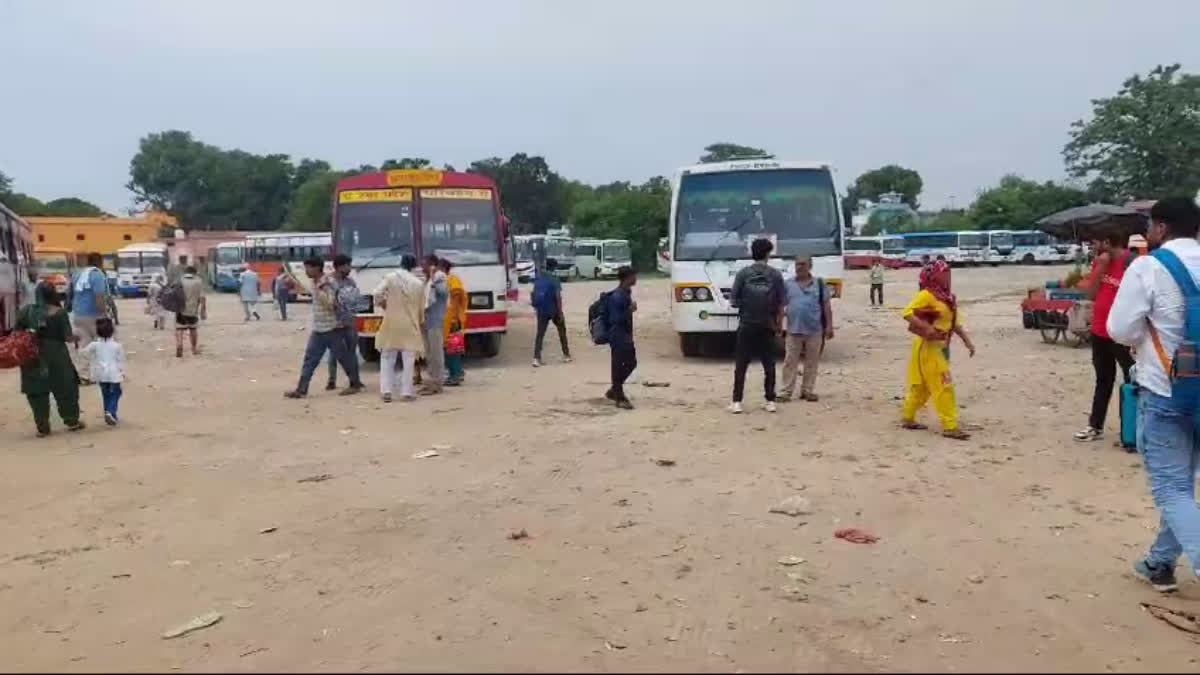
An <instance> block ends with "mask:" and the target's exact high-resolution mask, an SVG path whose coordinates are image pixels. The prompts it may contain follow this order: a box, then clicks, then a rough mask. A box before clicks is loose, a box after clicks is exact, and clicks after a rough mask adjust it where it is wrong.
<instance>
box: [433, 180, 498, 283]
mask: <svg viewBox="0 0 1200 675" xmlns="http://www.w3.org/2000/svg"><path fill="white" fill-rule="evenodd" d="M497 232H498V228H497V227H496V208H495V205H494V204H493V202H492V191H491V190H470V189H434V190H421V248H422V250H424V251H425V253H433V254H435V255H437V256H438V257H441V258H445V259H447V260H449V261H450V262H452V263H454V264H455V265H495V264H497V263H499V262H500V250H499V246H498V245H497V243H498V241H499V240H498V239H497V236H498V234H497Z"/></svg>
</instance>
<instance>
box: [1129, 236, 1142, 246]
mask: <svg viewBox="0 0 1200 675" xmlns="http://www.w3.org/2000/svg"><path fill="white" fill-rule="evenodd" d="M1129 248H1146V238H1145V237H1143V236H1142V235H1140V234H1131V235H1129Z"/></svg>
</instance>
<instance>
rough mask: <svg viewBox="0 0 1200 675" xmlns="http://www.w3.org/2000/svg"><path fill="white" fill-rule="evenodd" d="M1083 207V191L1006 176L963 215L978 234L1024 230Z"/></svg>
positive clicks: (1085, 196) (986, 191)
mask: <svg viewBox="0 0 1200 675" xmlns="http://www.w3.org/2000/svg"><path fill="white" fill-rule="evenodd" d="M1086 203H1088V197H1087V193H1085V192H1084V191H1083V190H1079V189H1076V188H1073V187H1069V186H1066V185H1060V184H1058V183H1055V182H1053V181H1046V182H1044V183H1038V182H1036V181H1031V180H1026V179H1024V178H1022V177H1020V176H1017V175H1015V174H1009V175H1007V176H1005V177H1003V178H1001V179H1000V184H999V185H997V186H995V187H992V188H989V189H987V190H984V191H983V192H980V193H979V196H978V197H976V198H975V201H974V202H973V203H972V204H971V207H970V209H968V212H967V214H968V217H969V218H970V219H971V222H972V223H974V224H975V227H976V228H978V229H980V230H1004V229H1007V230H1028V229H1032V228H1033V226H1034V221H1036V220H1037V219H1038V218H1041V217H1042V216H1046V215H1049V214H1051V213H1054V212H1055V211H1061V210H1062V209H1065V208H1069V207H1072V206H1080V205H1082V204H1086Z"/></svg>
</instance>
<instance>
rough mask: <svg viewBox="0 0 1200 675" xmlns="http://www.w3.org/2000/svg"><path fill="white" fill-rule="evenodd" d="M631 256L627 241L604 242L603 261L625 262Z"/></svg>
mask: <svg viewBox="0 0 1200 675" xmlns="http://www.w3.org/2000/svg"><path fill="white" fill-rule="evenodd" d="M630 258H631V255H630V251H629V242H627V241H610V242H607V243H605V244H604V261H605V262H616V263H627V262H629V260H630Z"/></svg>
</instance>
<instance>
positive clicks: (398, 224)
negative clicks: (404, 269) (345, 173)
mask: <svg viewBox="0 0 1200 675" xmlns="http://www.w3.org/2000/svg"><path fill="white" fill-rule="evenodd" d="M412 222H413V209H412V202H410V201H405V202H400V201H392V202H384V201H374V202H350V203H342V204H338V211H337V237H338V246H337V248H338V251H339V252H341V253H345V254H346V255H348V256H351V257H352V258H354V259H355V265H366V266H371V265H374V266H379V267H398V266H399V265H400V256H401V255H403V254H405V253H413V240H412ZM360 261H361V262H360Z"/></svg>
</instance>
